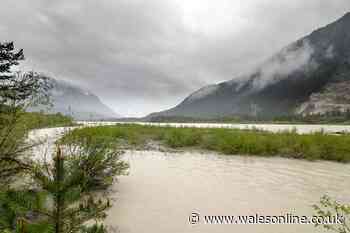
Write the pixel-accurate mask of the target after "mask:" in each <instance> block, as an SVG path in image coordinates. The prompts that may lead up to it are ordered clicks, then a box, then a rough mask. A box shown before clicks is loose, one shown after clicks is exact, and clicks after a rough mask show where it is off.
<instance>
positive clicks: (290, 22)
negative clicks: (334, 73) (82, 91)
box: [0, 0, 350, 116]
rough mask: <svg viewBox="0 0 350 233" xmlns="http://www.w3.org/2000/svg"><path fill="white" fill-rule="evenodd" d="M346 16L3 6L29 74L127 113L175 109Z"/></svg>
mask: <svg viewBox="0 0 350 233" xmlns="http://www.w3.org/2000/svg"><path fill="white" fill-rule="evenodd" d="M348 11H350V1H349V0H332V1H330V0H307V1H305V0H292V1H291V0H278V1H277V0H244V1H235V0H94V1H92V0H74V1H71V0H60V1H48V0H19V1H13V0H1V8H0V39H1V41H8V40H13V41H15V43H16V46H17V47H19V48H23V49H24V52H25V56H26V61H25V63H24V64H23V66H22V68H23V69H27V70H28V69H29V70H35V71H39V72H44V73H47V74H48V75H51V76H52V77H55V78H57V79H64V80H68V81H71V82H73V83H75V84H78V85H81V86H83V87H84V88H87V89H89V90H90V91H92V92H94V93H95V94H97V95H98V96H99V97H100V98H101V99H102V100H103V102H105V103H106V104H108V105H109V106H110V107H112V108H113V109H114V110H115V111H116V112H118V113H120V114H122V115H124V116H142V115H145V114H147V113H150V112H153V111H159V110H164V109H166V108H169V107H173V106H174V105H176V104H177V103H179V102H180V101H181V100H182V99H184V98H185V97H186V96H187V95H188V94H190V93H191V92H193V91H195V90H196V89H198V88H201V87H202V86H204V85H207V84H212V83H217V82H220V81H224V80H229V79H233V78H235V77H237V76H238V75H239V74H241V73H243V72H245V71H247V70H249V69H251V68H252V67H254V66H256V65H257V64H259V63H261V62H262V61H263V60H264V59H265V58H267V57H269V56H270V55H272V54H273V53H274V52H276V51H278V50H279V49H281V48H282V47H284V46H285V45H287V44H288V43H290V42H293V41H294V40H296V39H298V38H300V37H302V36H304V35H306V34H309V33H310V32H311V31H312V30H314V29H316V28H318V27H320V26H324V25H326V24H328V23H330V22H332V21H334V20H336V19H337V18H340V17H341V16H342V15H344V14H345V13H346V12H348Z"/></svg>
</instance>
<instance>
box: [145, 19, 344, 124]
mask: <svg viewBox="0 0 350 233" xmlns="http://www.w3.org/2000/svg"><path fill="white" fill-rule="evenodd" d="M349 29H350V13H347V14H346V15H344V16H343V17H342V18H340V19H339V20H337V21H336V22H334V23H331V24H329V25H327V26H325V27H323V28H320V29H318V30H316V31H314V32H312V33H311V34H310V35H308V36H306V37H304V38H301V39H299V40H297V41H296V42H294V43H292V44H290V45H288V46H287V47H285V48H283V49H282V50H281V51H280V52H278V53H277V54H275V55H273V56H272V57H271V58H270V59H268V60H266V61H265V62H263V63H262V64H261V65H259V66H258V67H256V68H255V69H253V70H252V72H249V73H247V74H244V75H241V76H240V77H238V78H235V79H232V80H231V81H227V82H222V83H219V84H215V85H210V86H207V87H203V88H202V89H200V90H198V91H196V92H194V93H192V94H191V95H190V96H188V97H187V98H186V99H185V100H184V101H182V102H181V103H180V104H179V105H177V106H176V107H174V108H172V109H169V110H166V111H163V112H159V113H153V114H150V115H149V116H147V119H151V118H154V117H159V116H165V117H168V116H171V117H173V116H181V117H195V118H215V117H223V116H234V115H253V116H262V117H275V116H282V115H283V116H285V115H293V114H303V115H305V114H316V113H317V114H324V113H326V112H328V111H343V112H344V111H349V110H350V101H349V100H350V97H349V96H348V95H350V93H347V92H346V90H349V88H350V83H349V80H350V30H349ZM340 88H342V89H341V90H342V91H341V90H340ZM344 90H345V91H344ZM338 92H341V93H343V94H344V95H345V97H343V98H337V93H338ZM347 96H348V97H349V98H348V97H347Z"/></svg>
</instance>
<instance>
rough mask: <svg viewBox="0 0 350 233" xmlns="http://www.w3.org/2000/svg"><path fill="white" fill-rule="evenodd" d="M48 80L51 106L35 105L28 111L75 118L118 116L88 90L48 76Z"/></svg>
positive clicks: (108, 117)
mask: <svg viewBox="0 0 350 233" xmlns="http://www.w3.org/2000/svg"><path fill="white" fill-rule="evenodd" d="M48 82H49V85H50V86H51V87H52V88H51V89H50V93H49V94H50V105H51V106H44V105H40V106H35V107H32V108H31V109H30V111H44V112H46V113H58V112H60V113H62V114H64V115H68V116H72V117H73V118H74V119H76V120H103V119H111V118H118V117H120V115H118V114H116V113H115V112H114V111H113V110H112V109H110V108H109V107H108V106H106V105H105V104H104V103H102V102H101V100H100V99H99V97H97V96H96V95H94V94H93V93H91V92H90V91H87V90H84V89H82V88H80V87H78V86H75V85H72V84H70V83H68V82H65V81H62V80H56V79H53V78H48Z"/></svg>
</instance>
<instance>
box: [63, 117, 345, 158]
mask: <svg viewBox="0 0 350 233" xmlns="http://www.w3.org/2000/svg"><path fill="white" fill-rule="evenodd" d="M74 138H94V139H99V140H104V141H111V142H114V143H117V144H118V145H124V146H125V145H127V146H128V147H129V148H143V149H145V148H146V149H147V145H148V144H149V143H150V142H152V141H157V142H160V143H161V144H162V145H164V146H167V147H170V148H175V149H181V148H182V149H184V148H195V149H204V150H210V151H216V152H219V153H223V154H226V155H237V154H239V155H255V156H281V157H287V158H298V159H307V160H330V161H338V162H349V161H350V147H349V145H350V135H349V134H344V135H341V136H338V135H327V134H324V133H322V132H319V133H313V134H307V135H299V134H297V133H296V132H295V131H292V132H280V133H272V132H265V131H259V130H239V129H212V128H211V129H209V128H172V127H156V126H142V125H136V124H118V125H114V126H98V127H88V128H81V129H75V130H73V131H71V132H70V133H69V134H68V135H66V136H65V137H64V138H63V141H64V142H65V143H69V141H71V140H73V139H74Z"/></svg>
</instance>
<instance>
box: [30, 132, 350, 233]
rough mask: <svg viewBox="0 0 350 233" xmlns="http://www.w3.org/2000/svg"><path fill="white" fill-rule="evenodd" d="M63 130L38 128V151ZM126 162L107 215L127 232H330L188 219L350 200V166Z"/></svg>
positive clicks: (152, 158) (153, 157) (196, 159)
mask: <svg viewBox="0 0 350 233" xmlns="http://www.w3.org/2000/svg"><path fill="white" fill-rule="evenodd" d="M64 131H65V129H64V128H53V129H42V130H36V131H34V132H32V133H31V134H30V138H31V139H37V138H42V139H44V138H46V139H48V141H49V143H48V144H46V146H45V145H43V146H41V147H40V148H36V149H35V151H34V152H35V154H36V156H37V157H40V156H41V153H43V152H45V151H47V150H48V151H51V150H52V149H47V148H48V147H50V145H52V142H53V141H54V140H56V139H57V138H59V135H61V134H62V132H64ZM45 147H46V148H45ZM51 148H52V146H51ZM123 159H124V160H126V161H128V162H129V163H130V167H131V168H130V174H129V175H128V176H123V177H120V178H119V182H118V183H116V184H115V186H114V187H113V194H112V197H113V198H115V200H116V201H115V203H114V206H113V207H112V209H111V210H110V211H109V215H108V218H107V219H106V223H107V224H108V225H109V226H112V227H114V228H115V229H118V232H121V233H140V232H150V233H164V232H166V233H192V232H193V233H194V232H196V233H207V232H208V233H209V232H210V233H221V232H247V233H296V232H298V233H299V232H309V233H312V232H324V231H322V230H321V229H318V228H314V227H313V226H312V225H208V224H204V223H203V222H201V223H199V224H197V225H191V224H189V222H188V216H189V215H190V214H191V213H192V212H197V213H199V214H201V215H202V216H203V215H255V214H259V215H284V214H287V213H290V214H294V215H307V216H310V215H311V214H312V208H311V205H312V204H315V203H317V202H318V200H319V198H320V197H321V196H322V195H324V194H329V195H331V196H332V197H334V198H337V199H338V200H340V201H343V202H347V203H350V165H349V164H341V163H333V162H308V161H302V160H293V159H283V158H276V157H275V158H261V157H245V156H224V155H218V154H215V153H204V154H203V153H197V152H187V153H163V152H154V151H126V153H125V155H124V156H123Z"/></svg>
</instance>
